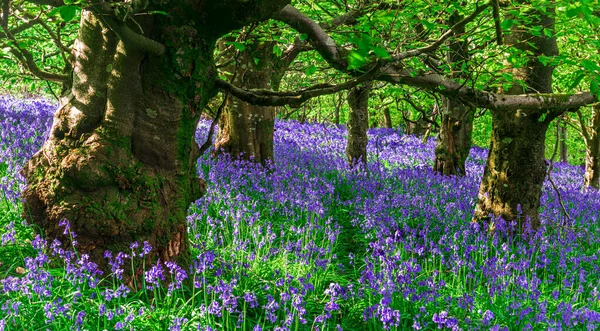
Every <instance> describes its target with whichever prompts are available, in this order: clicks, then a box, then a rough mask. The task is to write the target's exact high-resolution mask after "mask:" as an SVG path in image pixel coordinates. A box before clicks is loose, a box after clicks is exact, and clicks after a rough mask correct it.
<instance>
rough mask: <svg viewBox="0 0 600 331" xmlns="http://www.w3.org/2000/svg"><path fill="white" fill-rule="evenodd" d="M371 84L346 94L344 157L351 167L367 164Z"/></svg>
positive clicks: (353, 89)
mask: <svg viewBox="0 0 600 331" xmlns="http://www.w3.org/2000/svg"><path fill="white" fill-rule="evenodd" d="M371 88H372V83H370V82H369V83H366V84H363V85H360V86H357V87H354V88H352V89H351V90H350V91H349V92H348V105H349V106H350V114H349V117H348V140H347V144H346V156H347V158H348V163H349V164H350V166H351V167H355V166H359V165H361V164H362V165H366V164H367V145H368V142H369V140H368V138H367V129H368V128H369V94H370V92H371Z"/></svg>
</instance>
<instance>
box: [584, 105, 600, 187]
mask: <svg viewBox="0 0 600 331" xmlns="http://www.w3.org/2000/svg"><path fill="white" fill-rule="evenodd" d="M588 132H589V139H586V153H585V177H584V185H585V186H587V187H592V188H595V189H597V190H598V189H600V104H596V105H594V107H593V115H592V125H591V127H589V130H588Z"/></svg>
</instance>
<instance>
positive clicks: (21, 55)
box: [2, 26, 68, 83]
mask: <svg viewBox="0 0 600 331" xmlns="http://www.w3.org/2000/svg"><path fill="white" fill-rule="evenodd" d="M2 29H3V30H4V34H5V35H6V36H7V37H8V39H9V40H10V41H12V43H13V44H14V46H10V52H11V53H12V54H13V55H14V56H15V57H16V58H17V59H18V60H19V62H21V64H22V65H23V66H25V67H26V68H27V69H28V70H29V71H31V73H32V74H33V75H34V76H36V77H38V78H40V79H43V80H49V81H53V82H59V83H62V82H65V81H66V80H67V79H68V77H67V76H66V75H61V74H54V73H50V72H46V71H43V70H41V69H40V68H39V67H38V66H37V64H36V63H35V59H34V57H33V55H32V54H31V53H30V52H29V51H28V50H26V49H24V48H21V47H19V46H18V45H19V43H18V42H17V40H16V39H15V36H14V35H12V34H11V33H10V31H9V30H8V29H6V28H5V27H4V26H2Z"/></svg>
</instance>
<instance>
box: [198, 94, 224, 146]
mask: <svg viewBox="0 0 600 331" xmlns="http://www.w3.org/2000/svg"><path fill="white" fill-rule="evenodd" d="M228 97H229V93H225V95H223V101H222V102H221V105H219V108H218V109H217V114H216V115H215V117H214V118H213V120H212V123H211V124H210V128H209V129H208V137H206V141H204V143H203V144H202V146H200V155H203V154H204V153H205V152H206V151H207V150H208V149H209V148H210V145H212V137H213V134H214V132H215V127H216V126H217V124H219V119H220V118H221V114H222V113H223V109H224V108H225V104H227V98H228Z"/></svg>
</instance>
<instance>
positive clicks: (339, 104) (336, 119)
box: [333, 93, 344, 125]
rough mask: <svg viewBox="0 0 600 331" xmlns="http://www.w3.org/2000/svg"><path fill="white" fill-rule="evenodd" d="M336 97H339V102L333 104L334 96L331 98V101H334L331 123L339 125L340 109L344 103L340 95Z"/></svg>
mask: <svg viewBox="0 0 600 331" xmlns="http://www.w3.org/2000/svg"><path fill="white" fill-rule="evenodd" d="M338 96H339V101H338V102H335V95H334V97H333V98H334V99H333V100H334V103H335V109H334V119H333V121H334V123H335V125H340V108H342V104H343V102H344V99H343V98H342V95H341V93H340V94H338Z"/></svg>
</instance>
